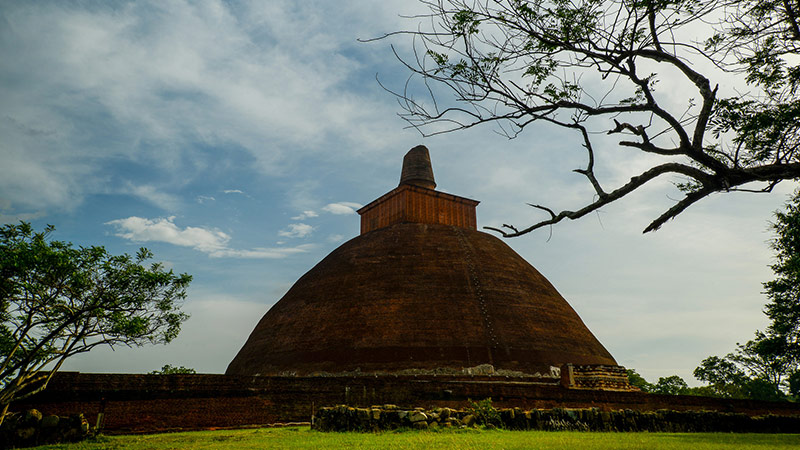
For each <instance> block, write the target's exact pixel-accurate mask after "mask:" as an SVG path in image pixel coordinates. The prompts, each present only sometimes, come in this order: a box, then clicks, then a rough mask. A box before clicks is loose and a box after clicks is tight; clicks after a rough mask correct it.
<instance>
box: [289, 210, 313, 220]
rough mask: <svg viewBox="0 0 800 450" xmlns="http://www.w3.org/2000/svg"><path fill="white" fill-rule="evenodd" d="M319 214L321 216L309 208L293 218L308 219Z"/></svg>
mask: <svg viewBox="0 0 800 450" xmlns="http://www.w3.org/2000/svg"><path fill="white" fill-rule="evenodd" d="M317 216H319V214H317V213H315V212H314V211H310V210H309V211H303V212H302V213H300V214H298V215H296V216H294V217H292V220H306V219H310V218H312V217H317Z"/></svg>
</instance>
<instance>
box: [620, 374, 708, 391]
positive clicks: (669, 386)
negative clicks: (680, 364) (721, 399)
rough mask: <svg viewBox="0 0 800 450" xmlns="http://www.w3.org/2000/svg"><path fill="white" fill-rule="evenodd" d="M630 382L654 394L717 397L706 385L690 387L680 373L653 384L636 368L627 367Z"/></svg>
mask: <svg viewBox="0 0 800 450" xmlns="http://www.w3.org/2000/svg"><path fill="white" fill-rule="evenodd" d="M627 371H628V382H629V383H630V384H631V386H636V387H638V388H639V389H641V391H642V392H648V393H652V394H665V395H698V396H704V397H715V396H716V394H715V393H714V391H712V390H711V389H709V388H708V387H706V386H701V387H689V385H688V384H687V383H686V381H684V379H683V378H681V377H679V376H678V375H670V376H668V377H660V378H659V379H658V381H657V382H656V383H655V384H653V383H650V382H648V381H647V380H645V379H644V377H642V376H641V375H639V374H638V373H637V372H636V370H635V369H627Z"/></svg>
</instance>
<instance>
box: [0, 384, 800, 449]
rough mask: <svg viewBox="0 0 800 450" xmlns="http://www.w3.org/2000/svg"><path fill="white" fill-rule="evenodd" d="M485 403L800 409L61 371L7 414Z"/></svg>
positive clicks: (467, 387) (288, 415)
mask: <svg viewBox="0 0 800 450" xmlns="http://www.w3.org/2000/svg"><path fill="white" fill-rule="evenodd" d="M484 398H491V399H492V402H493V404H494V405H495V406H496V407H497V408H521V409H524V410H531V409H552V408H556V407H558V408H598V409H599V410H601V411H617V410H625V409H630V410H634V411H656V410H660V409H669V410H675V411H721V412H731V413H743V414H746V415H748V416H757V415H766V414H775V415H783V416H798V415H800V405H797V404H795V403H773V402H760V401H752V400H728V399H716V398H707V397H691V396H668V395H654V394H645V393H642V392H625V391H607V390H589V389H569V388H564V387H563V386H561V383H560V380H558V379H550V378H536V377H503V376H393V375H386V376H339V377H335V376H332V377H249V376H227V375H202V374H197V375H138V374H92V373H77V372H64V373H58V374H56V376H55V377H54V378H53V380H52V381H51V383H50V386H49V387H48V389H47V390H45V391H44V392H42V393H41V394H39V395H37V396H35V397H31V398H29V399H27V400H25V401H24V402H19V403H15V404H12V410H17V411H19V410H24V409H28V408H36V409H38V410H40V411H42V412H43V413H44V414H56V415H69V414H73V413H77V412H82V413H84V414H85V415H86V417H87V419H88V420H89V422H90V423H91V424H92V425H94V424H95V421H96V418H97V415H98V413H100V412H101V411H102V412H103V413H104V416H105V419H104V424H105V427H104V432H105V433H107V434H122V433H144V432H156V431H177V430H198V429H209V428H224V427H243V426H248V425H265V424H271V423H276V422H299V421H309V420H310V418H311V416H312V414H313V412H314V411H315V410H316V409H318V408H320V407H324V406H332V405H338V404H347V405H351V406H355V407H369V406H371V405H376V404H387V403H388V404H395V405H398V406H400V407H404V408H414V407H424V408H436V407H449V408H455V409H461V408H464V407H465V406H466V405H467V400H468V399H473V400H479V399H484Z"/></svg>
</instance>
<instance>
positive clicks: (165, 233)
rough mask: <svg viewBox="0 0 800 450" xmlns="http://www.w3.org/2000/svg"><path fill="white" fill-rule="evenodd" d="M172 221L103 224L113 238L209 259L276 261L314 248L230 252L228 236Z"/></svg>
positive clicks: (129, 220)
mask: <svg viewBox="0 0 800 450" xmlns="http://www.w3.org/2000/svg"><path fill="white" fill-rule="evenodd" d="M174 220H175V217H167V218H160V219H146V218H143V217H135V216H132V217H128V218H127V219H117V220H112V221H110V222H106V225H112V226H114V227H116V228H117V233H116V235H117V236H119V237H122V238H124V239H128V240H131V241H136V242H166V243H168V244H173V245H179V246H182V247H192V248H194V249H195V250H198V251H201V252H204V253H207V254H208V255H209V256H211V257H212V258H245V259H279V258H285V257H287V256H289V255H294V254H297V253H304V252H307V251H308V250H310V249H311V248H313V245H311V244H304V245H299V246H297V247H278V248H262V247H257V248H253V249H243V250H242V249H232V248H230V247H228V245H227V244H228V241H229V240H230V239H231V237H230V236H229V235H228V234H226V233H224V232H222V231H219V230H211V229H207V228H200V227H186V228H183V229H181V228H179V227H178V226H177V225H175V223H173V221H174ZM301 225H302V224H301Z"/></svg>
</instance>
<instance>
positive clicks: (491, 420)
mask: <svg viewBox="0 0 800 450" xmlns="http://www.w3.org/2000/svg"><path fill="white" fill-rule="evenodd" d="M467 402H469V410H470V412H471V413H472V415H473V416H475V423H477V424H478V425H494V426H496V427H502V426H503V422H502V421H501V420H500V412H498V411H497V409H495V407H494V406H492V399H491V398H485V399H483V400H479V401H477V402H473V401H472V400H467Z"/></svg>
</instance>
